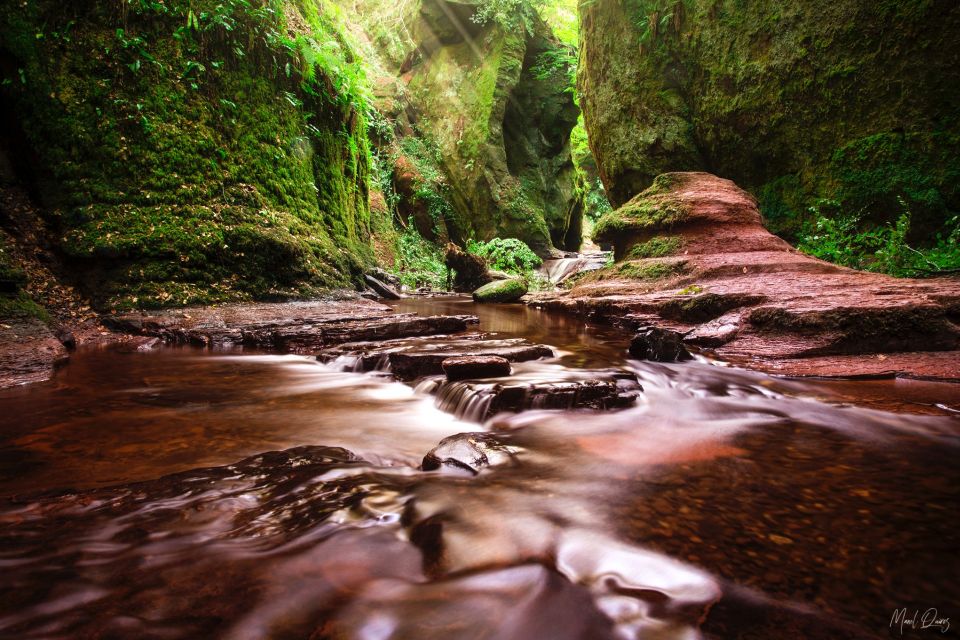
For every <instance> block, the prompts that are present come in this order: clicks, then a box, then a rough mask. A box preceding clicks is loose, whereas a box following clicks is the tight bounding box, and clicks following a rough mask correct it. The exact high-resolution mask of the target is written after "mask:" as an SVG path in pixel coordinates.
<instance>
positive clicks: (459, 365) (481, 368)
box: [440, 356, 510, 381]
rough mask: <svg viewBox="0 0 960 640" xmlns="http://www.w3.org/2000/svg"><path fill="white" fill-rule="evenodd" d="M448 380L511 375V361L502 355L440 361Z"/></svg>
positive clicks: (461, 357)
mask: <svg viewBox="0 0 960 640" xmlns="http://www.w3.org/2000/svg"><path fill="white" fill-rule="evenodd" d="M440 366H441V367H442V368H443V372H444V373H445V374H446V376H447V380H450V381H457V380H467V379H470V378H474V379H476V378H499V377H501V376H508V375H510V361H509V360H507V359H506V358H503V357H500V356H460V357H456V358H447V359H446V360H444V361H443V362H441V363H440Z"/></svg>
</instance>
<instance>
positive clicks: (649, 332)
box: [630, 327, 691, 362]
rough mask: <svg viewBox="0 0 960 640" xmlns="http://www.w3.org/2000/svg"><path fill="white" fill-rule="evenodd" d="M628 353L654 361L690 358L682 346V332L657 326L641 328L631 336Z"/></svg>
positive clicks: (679, 360) (641, 358)
mask: <svg viewBox="0 0 960 640" xmlns="http://www.w3.org/2000/svg"><path fill="white" fill-rule="evenodd" d="M630 355H631V356H633V357H634V358H637V359H638V360H653V361H655V362H682V361H683V360H690V358H691V356H690V352H688V351H687V350H686V348H685V347H684V346H683V334H681V333H678V332H676V331H671V330H669V329H660V328H657V327H648V328H646V329H643V330H642V331H640V332H639V333H638V334H637V335H635V336H634V337H633V340H631V341H630Z"/></svg>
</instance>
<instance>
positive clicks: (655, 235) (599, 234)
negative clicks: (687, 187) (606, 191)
mask: <svg viewBox="0 0 960 640" xmlns="http://www.w3.org/2000/svg"><path fill="white" fill-rule="evenodd" d="M686 179H687V178H686V177H684V175H683V174H675V173H674V174H664V175H661V176H657V178H656V179H655V180H654V181H653V184H652V185H650V187H649V188H647V189H645V190H644V191H643V192H642V193H639V194H637V195H636V196H635V197H634V198H632V199H631V200H630V201H629V202H627V203H626V204H624V205H623V206H622V207H620V208H619V209H615V210H613V211H610V212H608V213H606V214H604V215H603V217H601V218H600V220H598V221H597V224H596V226H595V227H594V228H593V239H594V240H595V241H596V242H598V243H603V244H610V245H613V246H614V250H615V252H616V257H617V258H618V259H620V258H623V257H625V255H626V248H627V247H633V249H632V250H636V251H638V252H639V253H638V255H636V256H633V257H636V258H655V257H660V256H661V255H669V254H671V253H674V252H675V251H676V250H677V249H679V248H680V242H679V240H676V242H675V243H671V242H669V241H668V240H666V236H668V235H669V234H670V233H671V232H672V231H673V230H674V228H675V227H676V226H677V225H679V224H681V223H683V222H685V221H686V220H687V217H688V215H687V214H688V212H687V208H686V206H685V204H684V202H683V201H682V200H680V199H678V198H677V197H676V194H675V193H673V189H674V188H675V187H677V186H679V184H680V183H681V182H683V181H684V180H686ZM640 239H646V241H645V242H642V243H639V244H638V241H639V240H640ZM651 243H652V244H651ZM634 245H636V246H634ZM674 245H675V246H674ZM645 253H650V255H643V254H645ZM656 254H659V255H656Z"/></svg>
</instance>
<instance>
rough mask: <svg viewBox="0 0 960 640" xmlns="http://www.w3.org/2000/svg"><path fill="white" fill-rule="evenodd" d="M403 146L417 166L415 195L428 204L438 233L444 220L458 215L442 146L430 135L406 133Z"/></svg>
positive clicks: (404, 151) (408, 156) (401, 144)
mask: <svg viewBox="0 0 960 640" xmlns="http://www.w3.org/2000/svg"><path fill="white" fill-rule="evenodd" d="M400 150H401V151H402V152H403V154H404V155H405V156H406V157H407V158H408V159H409V160H410V161H411V162H412V163H413V165H414V167H416V169H417V175H416V177H415V182H414V193H413V197H414V199H416V200H419V201H421V202H424V203H425V204H426V205H427V213H428V214H429V215H430V219H431V220H432V221H433V224H434V232H435V233H436V234H438V235H439V234H440V231H441V223H445V222H447V221H451V220H453V219H454V217H455V213H454V209H453V206H452V205H451V204H450V185H449V183H448V182H447V177H446V174H445V173H444V172H443V171H442V170H441V168H440V167H441V166H442V162H443V156H442V153H441V151H440V147H439V145H437V143H436V142H435V141H433V140H432V139H431V138H429V137H428V136H425V135H421V136H407V137H406V138H403V139H402V140H401V141H400Z"/></svg>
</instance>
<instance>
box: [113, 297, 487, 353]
mask: <svg viewBox="0 0 960 640" xmlns="http://www.w3.org/2000/svg"><path fill="white" fill-rule="evenodd" d="M469 320H470V318H467V317H464V316H431V317H420V316H417V315H415V314H412V313H394V312H393V310H392V309H390V308H389V307H387V306H384V305H381V304H378V303H376V302H372V301H370V300H365V299H362V298H360V299H356V300H327V301H311V302H286V303H275V304H231V305H224V306H220V307H186V308H182V309H169V310H165V311H157V312H153V313H146V312H141V313H128V314H121V315H117V316H108V317H106V318H104V323H105V324H107V325H108V326H109V327H110V328H111V329H113V330H114V331H118V332H122V333H132V334H140V335H146V336H155V337H158V338H162V339H163V340H165V341H166V342H171V343H176V344H194V345H198V346H205V347H209V348H224V347H227V348H229V347H236V346H243V345H245V346H252V347H257V348H264V349H271V350H276V351H284V352H290V353H311V352H315V351H318V350H319V349H321V348H322V347H325V346H329V345H334V344H341V343H344V342H352V341H367V340H378V341H379V340H392V339H396V338H404V337H410V336H425V335H436V334H446V333H455V332H458V331H463V330H464V329H466V327H467V324H468V321H469Z"/></svg>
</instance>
